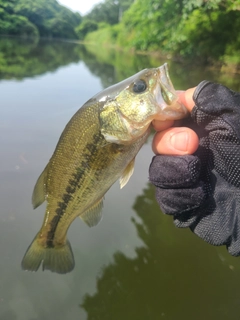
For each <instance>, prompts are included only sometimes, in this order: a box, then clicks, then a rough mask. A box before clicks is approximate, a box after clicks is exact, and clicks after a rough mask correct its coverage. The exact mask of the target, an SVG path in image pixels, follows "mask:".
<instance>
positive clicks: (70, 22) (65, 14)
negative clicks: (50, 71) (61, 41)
mask: <svg viewBox="0 0 240 320" xmlns="http://www.w3.org/2000/svg"><path fill="white" fill-rule="evenodd" d="M0 9H1V13H0V19H1V21H0V34H11V35H26V36H38V35H40V36H42V37H50V38H51V37H58V38H76V37H77V35H76V33H75V31H74V29H75V28H76V26H77V25H79V23H80V22H81V16H80V15H79V14H78V13H73V12H72V11H70V10H69V9H67V8H65V7H63V6H61V5H59V4H58V3H57V1H56V0H37V1H32V0H11V1H4V0H0Z"/></svg>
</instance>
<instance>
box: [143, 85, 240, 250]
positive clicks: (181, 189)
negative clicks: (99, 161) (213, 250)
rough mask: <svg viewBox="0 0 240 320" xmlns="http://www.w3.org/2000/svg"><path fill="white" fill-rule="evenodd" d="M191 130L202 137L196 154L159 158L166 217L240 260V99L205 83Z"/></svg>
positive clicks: (153, 169) (153, 176) (156, 180)
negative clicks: (223, 248) (221, 246)
mask: <svg viewBox="0 0 240 320" xmlns="http://www.w3.org/2000/svg"><path fill="white" fill-rule="evenodd" d="M193 100H194V102H195V107H194V108H193V110H192V112H191V118H192V119H188V120H187V121H188V123H187V124H185V126H186V125H187V126H189V127H191V128H192V129H193V130H194V131H195V132H196V133H197V134H198V136H199V139H200V141H199V147H198V149H197V151H196V152H195V153H194V154H193V155H184V156H165V155H157V156H155V157H154V158H153V160H152V163H151V165H150V171H149V174H150V181H151V182H152V183H153V184H154V185H155V186H156V198H157V201H158V203H159V205H160V207H161V209H162V211H163V212H164V213H167V214H170V215H173V219H174V223H175V225H176V226H177V227H189V228H190V229H191V230H192V231H193V232H194V233H195V234H197V235H198V236H199V237H201V238H202V239H203V240H205V241H207V242H209V243H210V244H213V245H223V244H225V245H226V246H227V248H228V251H229V253H230V254H232V255H234V256H238V255H240V94H239V93H236V92H233V91H231V90H229V89H228V88H226V87H224V86H222V85H219V84H215V83H211V82H208V81H203V82H201V83H200V84H199V85H198V87H197V88H196V90H195V92H194V96H193Z"/></svg>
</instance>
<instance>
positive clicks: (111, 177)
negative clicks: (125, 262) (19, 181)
mask: <svg viewBox="0 0 240 320" xmlns="http://www.w3.org/2000/svg"><path fill="white" fill-rule="evenodd" d="M186 116H187V110H186V108H185V106H183V105H182V104H181V103H179V101H178V95H177V93H176V91H175V89H174V87H173V85H172V82H171V79H170V76H169V72H168V66H167V64H166V63H165V64H164V65H162V66H160V67H157V68H149V69H144V70H142V71H140V72H138V73H136V74H135V75H133V76H131V77H129V78H127V79H125V80H123V81H121V82H119V83H117V84H115V85H113V86H111V87H109V88H107V89H105V90H103V91H101V92H100V93H98V94H96V95H95V96H93V97H92V98H91V99H90V100H88V101H87V102H86V103H85V104H84V105H83V106H82V107H81V108H80V109H79V110H78V111H77V112H76V113H75V114H74V115H73V117H72V118H71V119H70V121H69V122H68V123H67V125H66V127H65V129H64V130H63V132H62V134H61V136H60V138H59V141H58V143H57V146H56V148H55V151H54V153H53V155H52V157H51V158H50V160H49V162H48V164H47V165H46V167H45V169H44V170H43V172H42V174H41V175H40V176H39V178H38V180H37V182H36V185H35V187H34V190H33V195H32V204H33V208H34V209H35V208H37V207H38V206H40V205H41V204H42V203H43V202H44V201H46V202H47V205H46V211H45V216H44V220H43V224H42V226H41V229H40V231H39V232H38V233H37V235H36V236H35V238H34V240H33V241H32V243H31V244H30V246H29V247H28V249H27V251H26V253H25V255H24V257H23V260H22V263H21V266H22V269H23V270H29V271H37V270H38V269H39V267H40V265H42V270H49V271H52V272H56V273H60V274H65V273H68V272H70V271H72V270H73V269H74V266H75V262H74V255H73V252H72V249H71V245H70V242H69V241H68V239H67V231H68V228H69V227H70V225H71V224H72V222H73V221H74V220H75V219H76V218H77V217H80V218H81V219H82V220H83V221H84V222H85V223H86V224H87V225H88V226H89V227H93V226H95V225H97V224H98V223H99V222H100V221H101V219H102V208H103V199H104V195H105V194H106V192H107V191H108V190H109V188H110V187H111V186H112V185H113V184H114V183H115V181H117V180H118V179H119V181H120V188H123V187H124V186H125V185H126V184H127V182H128V181H129V179H130V177H131V175H132V173H133V170H134V161H135V157H136V155H137V153H138V152H139V150H140V149H141V147H142V146H143V144H144V143H145V141H146V139H147V137H148V136H149V133H150V127H151V122H152V121H153V120H154V119H158V120H162V121H164V120H170V119H173V120H176V119H181V118H184V117H186Z"/></svg>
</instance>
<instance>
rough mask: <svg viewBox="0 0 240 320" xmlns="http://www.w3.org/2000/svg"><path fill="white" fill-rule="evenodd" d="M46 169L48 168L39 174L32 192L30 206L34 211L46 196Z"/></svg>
mask: <svg viewBox="0 0 240 320" xmlns="http://www.w3.org/2000/svg"><path fill="white" fill-rule="evenodd" d="M47 168H48V166H47V167H46V168H45V169H44V170H43V172H42V173H41V175H40V177H39V178H38V180H37V182H36V184H35V187H34V190H33V194H32V204H33V208H34V209H35V208H37V207H38V206H40V204H42V203H43V202H44V201H45V199H46V194H47V190H46V182H47V174H48V169H47Z"/></svg>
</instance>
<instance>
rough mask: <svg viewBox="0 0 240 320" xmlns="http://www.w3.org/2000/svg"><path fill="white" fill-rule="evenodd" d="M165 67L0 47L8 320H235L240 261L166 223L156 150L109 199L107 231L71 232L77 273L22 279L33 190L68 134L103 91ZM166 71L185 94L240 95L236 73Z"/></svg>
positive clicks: (68, 47)
mask: <svg viewBox="0 0 240 320" xmlns="http://www.w3.org/2000/svg"><path fill="white" fill-rule="evenodd" d="M163 62H164V61H160V60H158V59H157V58H153V57H148V56H136V55H135V56H133V55H127V54H126V53H124V54H123V53H119V52H115V51H113V50H110V49H103V48H101V50H99V49H98V48H94V47H88V48H87V49H86V48H84V47H83V46H81V45H79V44H76V43H69V42H67V43H66V42H51V41H50V42H49V41H40V42H39V43H32V42H29V41H26V40H24V41H22V40H17V39H0V77H1V78H0V79H1V80H0V97H1V99H0V112H1V117H0V145H1V154H0V155H1V160H0V161H1V166H0V203H1V211H0V252H1V259H0V272H1V277H0V319H1V320H2V319H3V320H5V319H6V320H15V319H17V320H33V319H34V320H40V319H45V320H50V319H60V320H64V319H71V320H72V319H73V320H75V319H81V320H84V319H89V320H93V319H100V320H105V319H109V320H110V319H120V318H121V319H131V320H133V319H136V320H137V319H161V318H162V319H184V320H188V319H202V318H205V319H222V320H223V319H239V313H240V310H239V309H240V306H239V299H240V289H239V285H238V283H239V282H240V275H239V274H240V263H239V259H238V258H233V257H231V256H230V255H229V254H228V253H227V251H226V249H225V248H223V247H221V248H216V247H212V246H210V245H208V244H206V243H204V242H203V241H202V240H200V239H198V238H197V237H196V236H195V235H193V234H192V233H191V232H190V231H189V230H183V229H176V228H175V227H174V225H173V223H172V221H171V218H170V217H168V216H164V215H163V214H162V213H160V210H159V208H158V206H157V204H156V202H155V199H154V189H153V187H152V186H150V185H148V183H147V178H148V166H149V163H150V161H151V157H152V153H151V145H150V144H151V141H150V140H149V142H148V144H146V145H144V146H143V148H142V150H141V152H140V154H139V155H138V157H137V161H136V168H135V172H134V175H133V177H132V178H131V180H130V182H129V183H128V185H127V186H126V187H125V188H124V189H123V190H121V191H120V190H119V186H118V184H115V185H114V186H113V188H111V189H110V191H109V192H108V194H107V195H106V200H105V204H104V212H103V216H104V217H103V220H102V222H101V223H100V224H99V225H98V226H97V227H96V228H91V229H89V228H88V227H87V226H86V225H85V224H84V223H83V222H82V221H81V220H80V219H77V220H76V221H74V223H73V224H72V226H71V228H70V230H69V239H70V241H71V243H72V244H73V251H74V253H75V258H76V268H75V270H74V271H73V272H72V273H70V274H68V275H64V276H62V275H57V274H52V273H50V272H41V271H39V272H37V273H29V272H23V271H22V270H21V269H20V262H21V259H22V257H23V254H24V252H25V250H26V248H27V246H28V245H29V242H30V241H31V240H32V238H33V236H34V235H35V233H36V232H37V231H38V229H39V227H40V225H41V223H42V219H43V214H44V210H45V208H44V206H41V207H40V208H38V209H36V210H34V211H33V209H32V207H31V200H30V199H31V193H32V189H33V186H34V184H35V181H36V179H37V177H38V176H39V174H40V172H41V171H42V169H43V168H44V166H45V164H46V163H47V161H48V159H49V157H50V156H51V154H52V152H53V149H54V147H55V145H56V142H57V140H58V138H59V135H60V133H61V132H62V130H63V128H64V126H65V124H66V123H67V122H68V120H69V119H70V117H71V116H72V115H73V114H74V112H75V111H76V110H77V109H78V108H79V107H80V106H81V105H82V104H83V103H84V102H85V101H86V100H88V99H89V98H90V97H91V96H93V95H94V94H96V92H98V91H100V90H101V89H102V88H103V87H106V86H108V85H110V84H112V83H114V82H116V81H119V80H122V79H123V78H126V77H128V76H130V75H131V74H133V73H136V72H137V71H139V70H140V69H143V68H145V67H153V66H154V67H156V66H157V65H160V64H162V63H163ZM169 64H170V74H171V78H172V80H173V83H174V85H175V87H176V88H178V89H180V88H183V89H184V88H187V87H191V86H193V85H196V84H197V83H198V82H199V81H201V80H203V79H209V80H215V81H219V82H222V83H224V84H226V85H228V86H230V87H231V88H232V89H235V90H239V89H240V81H239V80H240V77H239V76H238V75H224V74H221V73H220V74H219V72H214V71H213V70H204V69H203V70H201V72H200V70H197V69H196V68H195V67H194V66H193V65H191V66H189V65H187V64H185V65H181V64H177V63H174V62H171V61H170V62H169ZM16 79H17V80H21V81H16Z"/></svg>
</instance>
